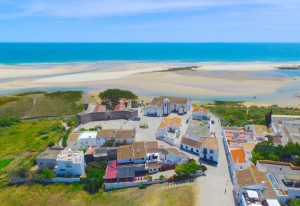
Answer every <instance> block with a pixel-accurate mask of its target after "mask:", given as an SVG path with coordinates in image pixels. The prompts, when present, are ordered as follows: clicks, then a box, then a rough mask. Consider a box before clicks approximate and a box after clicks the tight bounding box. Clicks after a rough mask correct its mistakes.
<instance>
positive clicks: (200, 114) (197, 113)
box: [192, 107, 208, 120]
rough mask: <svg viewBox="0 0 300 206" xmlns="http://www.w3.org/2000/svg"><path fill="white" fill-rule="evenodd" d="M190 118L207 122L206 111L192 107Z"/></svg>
mask: <svg viewBox="0 0 300 206" xmlns="http://www.w3.org/2000/svg"><path fill="white" fill-rule="evenodd" d="M192 118H193V119H194V120H207V119H208V110H207V109H204V108H201V107H194V108H193V113H192Z"/></svg>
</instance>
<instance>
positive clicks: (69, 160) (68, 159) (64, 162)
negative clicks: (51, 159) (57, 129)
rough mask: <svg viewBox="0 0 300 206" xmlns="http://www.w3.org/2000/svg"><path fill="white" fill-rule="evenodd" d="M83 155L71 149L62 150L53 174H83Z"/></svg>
mask: <svg viewBox="0 0 300 206" xmlns="http://www.w3.org/2000/svg"><path fill="white" fill-rule="evenodd" d="M84 167H85V162H84V153H83V151H78V150H77V151H75V150H72V149H71V148H66V149H64V150H62V151H61V152H60V153H59V154H58V155H57V159H56V166H55V172H56V174H57V175H72V176H80V175H82V174H84Z"/></svg>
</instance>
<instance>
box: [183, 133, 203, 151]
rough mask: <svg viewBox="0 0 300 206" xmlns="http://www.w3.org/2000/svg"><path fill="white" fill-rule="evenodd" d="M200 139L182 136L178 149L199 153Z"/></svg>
mask: <svg viewBox="0 0 300 206" xmlns="http://www.w3.org/2000/svg"><path fill="white" fill-rule="evenodd" d="M201 145H202V142H201V141H197V140H194V139H191V138H188V137H182V140H181V143H180V149H182V150H185V151H188V152H191V153H194V154H197V155H200V150H201Z"/></svg>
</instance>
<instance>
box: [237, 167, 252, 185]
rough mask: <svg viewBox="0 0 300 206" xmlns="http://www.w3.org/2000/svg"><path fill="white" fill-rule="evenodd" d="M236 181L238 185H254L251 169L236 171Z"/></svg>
mask: <svg viewBox="0 0 300 206" xmlns="http://www.w3.org/2000/svg"><path fill="white" fill-rule="evenodd" d="M236 177H237V183H238V185H239V186H240V187H244V186H248V185H255V184H256V181H255V179H254V177H253V175H252V172H251V169H244V170H238V171H236Z"/></svg>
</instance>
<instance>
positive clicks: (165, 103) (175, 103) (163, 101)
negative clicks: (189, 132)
mask: <svg viewBox="0 0 300 206" xmlns="http://www.w3.org/2000/svg"><path fill="white" fill-rule="evenodd" d="M191 107H192V99H191V98H186V97H185V98H184V97H165V96H160V97H154V98H153V99H152V101H151V103H150V105H149V106H147V107H145V108H144V115H146V116H163V115H169V114H170V113H171V112H174V113H177V114H180V115H182V114H185V113H187V112H188V111H189V110H190V109H191Z"/></svg>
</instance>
